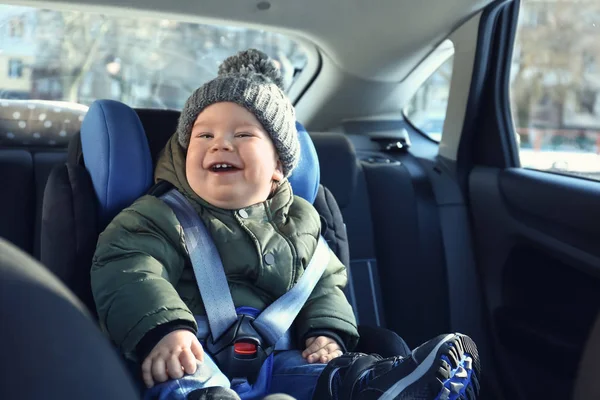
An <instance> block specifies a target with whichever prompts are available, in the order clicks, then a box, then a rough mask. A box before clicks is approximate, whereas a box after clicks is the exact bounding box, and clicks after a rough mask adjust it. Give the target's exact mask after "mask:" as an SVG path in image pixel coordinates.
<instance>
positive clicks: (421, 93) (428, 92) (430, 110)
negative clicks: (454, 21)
mask: <svg viewBox="0 0 600 400" xmlns="http://www.w3.org/2000/svg"><path fill="white" fill-rule="evenodd" d="M453 60H454V57H453V56H451V57H450V58H448V59H447V60H446V61H445V62H444V63H443V64H442V65H441V66H440V67H439V68H438V69H437V70H436V71H435V72H434V73H433V74H432V75H431V76H430V77H429V78H428V79H427V80H426V81H425V82H424V83H423V84H422V85H421V87H420V88H419V90H417V92H416V93H415V95H414V96H413V97H412V99H411V100H410V102H409V104H408V105H407V106H406V108H404V116H405V117H406V118H407V119H408V120H409V121H410V123H411V124H412V125H413V126H414V127H415V128H417V129H418V130H420V131H421V132H422V133H424V134H425V135H427V136H428V137H429V138H431V139H433V140H435V141H437V142H439V141H440V140H441V139H442V130H443V128H444V120H445V119H446V109H447V107H448V96H449V94H450V79H451V78H452V65H453V64H452V62H453Z"/></svg>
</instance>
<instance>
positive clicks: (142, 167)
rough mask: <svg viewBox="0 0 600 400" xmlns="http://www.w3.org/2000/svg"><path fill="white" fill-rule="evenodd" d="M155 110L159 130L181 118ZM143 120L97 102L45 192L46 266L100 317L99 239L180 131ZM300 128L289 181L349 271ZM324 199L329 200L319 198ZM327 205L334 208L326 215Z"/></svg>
mask: <svg viewBox="0 0 600 400" xmlns="http://www.w3.org/2000/svg"><path fill="white" fill-rule="evenodd" d="M153 111H155V112H156V114H155V115H158V116H159V117H158V119H159V120H152V121H151V123H152V124H160V115H161V114H162V116H163V117H166V116H167V114H168V115H170V116H171V117H172V116H173V115H172V113H176V112H175V111H165V110H162V111H161V110H153ZM142 113H143V111H142ZM139 115H141V114H140V111H138V112H137V113H136V111H134V110H133V109H132V108H130V107H128V106H127V105H125V104H123V103H120V102H116V101H112V100H99V101H96V102H94V103H93V104H92V105H91V106H90V108H89V111H88V113H87V115H86V117H85V119H84V121H83V124H82V127H81V134H80V136H75V137H74V138H73V139H72V142H71V143H70V148H69V159H68V162H67V163H66V164H64V165H60V166H57V167H55V169H54V170H53V171H52V173H51V174H50V177H49V179H48V183H47V185H46V190H45V193H44V204H43V215H42V232H41V250H42V252H41V260H42V263H44V264H45V265H46V266H47V267H48V268H49V269H50V270H52V271H53V272H55V273H57V271H58V273H57V275H58V276H59V277H60V278H61V279H62V280H63V281H64V283H65V284H66V285H67V286H68V287H70V288H71V290H72V291H73V292H74V293H75V294H76V295H77V296H78V297H79V298H80V299H81V300H82V301H83V302H84V304H85V305H86V306H87V307H88V308H89V309H90V310H91V311H92V312H93V313H94V310H95V307H94V302H93V298H92V295H91V289H90V279H89V271H90V267H91V264H92V257H93V254H94V251H95V246H96V241H97V238H98V235H99V234H100V232H101V231H102V230H103V229H104V228H105V227H106V225H107V224H108V223H109V222H110V220H111V219H112V218H114V216H116V215H117V214H118V213H119V212H120V211H121V210H122V209H124V208H125V207H127V206H129V205H130V204H132V203H133V202H134V201H135V200H136V199H137V198H139V197H141V196H142V195H144V194H146V193H147V192H148V191H149V190H150V189H151V187H152V182H153V171H154V161H155V160H156V159H157V157H158V152H159V150H160V149H162V148H163V147H164V145H165V144H166V142H167V140H168V138H169V137H170V136H171V135H172V132H174V129H168V128H166V127H165V128H166V129H164V130H163V129H161V130H160V134H159V135H160V137H159V135H153V136H147V134H146V131H145V129H144V127H143V125H142V122H141V121H140V118H139ZM145 117H147V115H146V116H145ZM163 119H166V118H163ZM175 121H176V120H175ZM297 126H298V133H299V139H300V143H301V147H302V155H301V159H300V162H299V165H298V167H297V168H296V169H295V170H294V172H293V174H292V175H291V177H290V178H289V180H290V183H291V185H292V188H293V190H294V193H295V194H297V195H299V196H301V197H303V198H305V199H306V200H308V201H310V202H311V203H313V204H314V205H315V207H316V208H317V211H318V212H319V214H320V215H321V216H322V218H323V219H324V220H325V222H326V223H325V224H323V226H324V227H326V226H328V227H335V229H334V230H331V229H330V230H329V232H327V231H325V232H323V236H324V237H325V239H326V240H327V241H329V242H334V241H335V242H336V243H333V244H334V245H331V244H330V247H331V248H332V250H334V252H335V253H336V255H338V256H339V258H340V260H341V261H342V262H344V263H345V265H346V267H348V256H347V255H348V251H347V247H346V245H347V242H344V240H343V238H344V237H345V232H344V231H343V224H340V223H339V222H340V221H341V213H340V211H339V208H337V204H335V201H332V196H331V194H330V193H329V192H328V191H327V189H326V188H324V187H323V186H321V185H320V184H319V177H320V170H319V163H318V158H317V154H316V150H315V148H314V146H313V144H312V140H311V139H310V136H309V135H308V133H307V132H306V131H305V130H304V128H303V127H302V126H301V125H300V124H298V125H297ZM319 196H322V198H325V197H327V199H328V200H327V201H323V200H322V199H321V200H319V199H317V198H318V197H319ZM315 199H317V200H316V201H315ZM324 205H325V206H326V207H327V209H319V207H324ZM340 238H341V239H342V240H340ZM336 250H337V251H336ZM359 333H360V334H361V340H360V342H359V346H358V348H357V351H363V352H374V353H379V354H381V355H382V356H392V355H399V354H407V353H408V348H407V347H406V344H405V343H404V341H403V340H402V339H401V338H400V337H399V336H398V335H397V334H396V333H394V332H391V331H388V330H386V329H382V328H376V327H364V326H359Z"/></svg>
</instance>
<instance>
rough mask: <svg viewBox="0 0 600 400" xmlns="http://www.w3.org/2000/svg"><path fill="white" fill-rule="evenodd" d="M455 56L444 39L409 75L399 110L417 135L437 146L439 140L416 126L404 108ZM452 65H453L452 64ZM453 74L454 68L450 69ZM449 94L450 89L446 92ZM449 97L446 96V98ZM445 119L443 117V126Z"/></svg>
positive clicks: (452, 48) (449, 44) (448, 41)
mask: <svg viewBox="0 0 600 400" xmlns="http://www.w3.org/2000/svg"><path fill="white" fill-rule="evenodd" d="M454 55H455V49H454V44H453V43H452V41H451V40H450V39H448V38H447V39H445V40H443V41H442V43H440V44H439V45H438V46H437V47H436V48H435V49H434V50H433V51H432V52H431V53H429V55H428V56H427V57H425V59H423V60H422V61H421V62H420V63H419V65H418V66H417V67H416V68H415V70H414V71H413V73H412V74H411V75H410V78H409V79H410V84H409V85H407V91H409V95H407V96H406V102H405V104H404V105H403V106H402V108H401V114H402V118H403V119H404V121H405V122H406V123H407V124H408V125H409V126H410V127H412V128H413V129H414V130H415V132H417V133H419V135H421V136H423V137H424V138H426V139H428V140H429V141H431V142H432V143H435V144H437V145H439V144H440V142H441V138H440V140H435V139H433V138H432V137H431V136H429V135H428V134H427V133H426V132H423V131H422V130H421V129H420V128H419V127H418V126H416V124H415V123H414V122H413V121H412V120H411V119H410V117H408V116H407V115H406V108H407V105H408V103H410V102H411V101H412V99H413V98H414V97H415V96H416V94H417V92H418V91H419V90H420V89H421V88H422V87H423V85H424V84H425V83H426V82H427V81H428V80H429V79H430V78H431V77H432V76H433V75H434V74H435V73H436V72H437V71H438V70H439V69H440V68H441V67H442V66H443V65H444V64H445V63H446V62H447V61H448V60H449V59H450V58H452V57H454ZM453 64H454V63H453ZM452 73H454V68H452ZM448 92H450V89H449V90H448ZM449 97H450V95H448V98H449ZM447 110H448V102H446V111H447ZM445 121H446V117H445V116H444V124H445ZM444 124H442V136H441V137H443V136H444V127H443V125H444Z"/></svg>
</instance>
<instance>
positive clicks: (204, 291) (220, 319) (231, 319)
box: [161, 189, 330, 346]
mask: <svg viewBox="0 0 600 400" xmlns="http://www.w3.org/2000/svg"><path fill="white" fill-rule="evenodd" d="M161 199H162V200H163V201H165V202H166V203H167V204H168V205H169V206H170V207H171V208H172V209H173V211H174V212H175V215H176V216H177V219H178V220H179V222H180V223H181V226H182V227H183V231H184V236H185V243H186V246H187V250H188V253H189V255H190V259H191V261H192V265H193V267H194V274H195V275H196V281H197V282H198V288H199V290H200V296H201V297H202V302H203V303H204V308H205V310H206V316H207V319H208V325H209V328H210V332H211V333H212V337H213V340H217V339H218V338H219V337H220V336H221V335H222V334H223V333H225V332H226V331H227V329H228V328H229V327H231V326H232V325H233V324H234V323H235V322H236V321H237V314H236V311H235V305H234V304H233V300H232V298H231V292H230V291H229V285H228V283H227V278H226V276H225V271H224V270H223V264H222V262H221V257H220V256H219V253H218V251H217V248H216V246H215V244H214V242H213V241H212V238H211V237H210V234H209V232H208V231H207V229H206V227H205V226H204V224H203V223H202V221H201V220H200V217H199V216H198V214H197V213H196V211H195V210H194V208H193V207H192V205H191V204H190V203H189V202H188V200H187V199H186V198H185V197H184V196H183V195H182V194H181V193H180V192H179V191H177V190H176V189H173V190H171V191H169V192H167V193H166V194H165V195H163V196H161ZM329 258H330V250H329V246H328V245H327V242H326V241H325V239H324V238H323V237H319V241H318V244H317V248H316V250H315V252H314V254H313V257H312V258H311V260H310V262H309V263H308V266H307V267H306V269H305V270H304V273H303V274H302V276H301V277H300V278H299V279H298V281H297V282H296V284H295V285H294V286H293V287H292V289H290V290H289V291H288V292H287V293H285V294H284V295H283V296H281V297H280V298H278V299H277V300H275V301H274V302H273V303H272V304H271V305H270V306H268V307H267V308H266V309H264V310H263V311H262V312H261V313H260V315H259V316H258V317H257V318H256V319H255V320H254V323H253V325H254V328H255V329H256V330H257V332H258V333H259V334H260V335H261V336H262V338H263V339H264V340H265V341H267V342H268V345H270V346H274V345H275V344H276V343H277V342H278V341H279V340H280V339H281V338H283V337H284V336H285V333H286V332H287V331H288V330H289V329H290V327H291V326H292V324H293V323H294V320H295V319H296V317H297V316H298V314H299V313H300V310H302V307H303V306H304V304H305V303H306V301H307V300H308V297H309V296H310V294H311V293H312V291H313V289H314V288H315V286H316V285H317V283H318V282H319V279H321V276H322V275H323V272H324V271H325V269H326V268H327V265H328V264H329Z"/></svg>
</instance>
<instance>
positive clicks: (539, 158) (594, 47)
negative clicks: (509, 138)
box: [510, 0, 600, 179]
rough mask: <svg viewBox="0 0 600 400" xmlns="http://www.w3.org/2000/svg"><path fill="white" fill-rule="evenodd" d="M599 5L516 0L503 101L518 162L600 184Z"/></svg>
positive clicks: (524, 165)
mask: <svg viewBox="0 0 600 400" xmlns="http://www.w3.org/2000/svg"><path fill="white" fill-rule="evenodd" d="M599 43H600V1H589V2H585V3H578V2H573V1H567V0H552V1H550V0H523V1H522V2H521V10H520V14H519V22H518V28H517V37H516V42H515V48H514V54H513V60H512V67H511V85H510V99H511V110H512V117H513V121H514V126H515V130H516V135H517V143H518V145H519V154H520V159H521V165H522V166H523V167H526V168H533V169H538V170H545V171H553V172H558V173H563V174H571V175H577V176H582V177H586V178H592V179H600V45H599Z"/></svg>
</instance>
